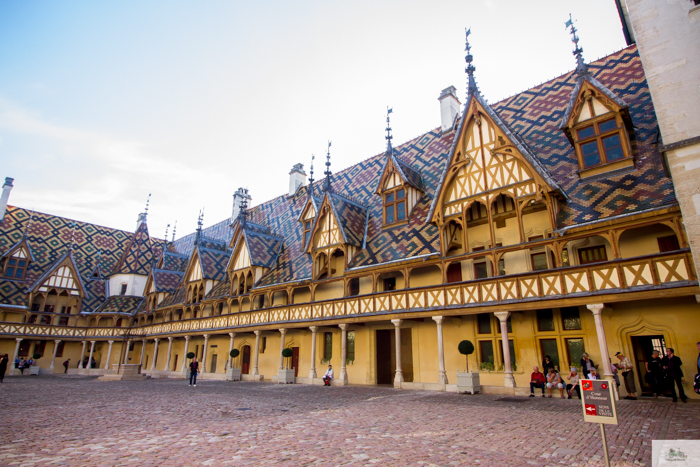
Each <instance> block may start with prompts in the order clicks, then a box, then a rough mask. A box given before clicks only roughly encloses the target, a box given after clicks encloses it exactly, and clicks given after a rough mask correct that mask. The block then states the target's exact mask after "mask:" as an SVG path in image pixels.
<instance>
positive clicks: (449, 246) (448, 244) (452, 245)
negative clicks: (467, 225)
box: [442, 220, 465, 256]
mask: <svg viewBox="0 0 700 467" xmlns="http://www.w3.org/2000/svg"><path fill="white" fill-rule="evenodd" d="M442 236H443V244H444V245H445V256H455V255H461V254H464V253H465V250H464V244H465V241H464V230H463V229H462V226H461V225H460V223H459V222H457V221H456V220H451V221H449V222H448V223H447V224H446V225H445V228H444V229H443V231H442Z"/></svg>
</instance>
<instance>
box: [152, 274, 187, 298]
mask: <svg viewBox="0 0 700 467" xmlns="http://www.w3.org/2000/svg"><path fill="white" fill-rule="evenodd" d="M151 274H152V276H153V285H154V286H155V290H156V292H165V293H173V292H174V291H175V289H176V288H177V286H178V284H179V283H180V281H181V280H182V276H184V275H185V273H184V272H180V271H167V270H164V269H154V270H153V271H152V273H151Z"/></svg>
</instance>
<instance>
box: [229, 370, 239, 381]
mask: <svg viewBox="0 0 700 467" xmlns="http://www.w3.org/2000/svg"><path fill="white" fill-rule="evenodd" d="M240 380H241V369H240V368H229V369H228V370H226V381H240Z"/></svg>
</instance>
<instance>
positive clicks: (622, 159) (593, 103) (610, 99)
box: [561, 74, 634, 178]
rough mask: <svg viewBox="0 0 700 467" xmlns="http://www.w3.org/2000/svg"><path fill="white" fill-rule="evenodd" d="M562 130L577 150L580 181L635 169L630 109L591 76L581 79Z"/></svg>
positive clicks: (564, 119)
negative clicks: (629, 168)
mask: <svg viewBox="0 0 700 467" xmlns="http://www.w3.org/2000/svg"><path fill="white" fill-rule="evenodd" d="M561 129H562V131H564V134H566V137H567V138H568V139H569V141H570V142H571V144H572V145H573V147H574V149H575V150H576V158H577V160H578V164H579V169H580V170H579V176H580V177H581V178H586V177H591V176H593V175H598V174H601V173H605V172H612V171H617V170H621V169H625V168H628V167H633V166H634V160H633V158H632V149H631V144H630V135H631V134H632V120H631V118H630V114H629V105H628V104H627V103H626V102H625V101H623V100H622V99H621V98H620V97H618V96H617V95H616V94H615V93H614V92H612V91H611V90H609V89H608V88H606V87H605V86H604V85H603V84H601V83H600V82H599V81H598V80H596V79H595V78H593V77H592V76H591V75H590V74H585V75H583V76H579V78H578V80H577V82H576V86H575V88H574V91H573V92H572V94H571V99H570V100H569V104H568V106H567V108H566V111H565V113H564V118H563V119H562V122H561Z"/></svg>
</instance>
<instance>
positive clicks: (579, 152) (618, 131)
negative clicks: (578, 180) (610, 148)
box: [571, 101, 632, 171]
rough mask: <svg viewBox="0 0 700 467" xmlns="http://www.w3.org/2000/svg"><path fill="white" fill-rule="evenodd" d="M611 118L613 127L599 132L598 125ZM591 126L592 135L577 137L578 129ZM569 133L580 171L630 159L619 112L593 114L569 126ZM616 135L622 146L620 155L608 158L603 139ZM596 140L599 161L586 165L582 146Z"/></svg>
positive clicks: (630, 154)
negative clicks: (611, 158)
mask: <svg viewBox="0 0 700 467" xmlns="http://www.w3.org/2000/svg"><path fill="white" fill-rule="evenodd" d="M584 105H590V106H592V104H591V103H590V101H589V102H586V103H585V104H584ZM611 120H614V121H615V128H614V129H611V130H608V131H606V132H604V133H603V132H601V130H600V125H601V124H603V123H607V122H609V121H611ZM591 127H593V133H594V134H593V135H592V136H587V137H583V138H579V131H582V130H585V129H588V128H591ZM571 135H572V138H573V140H574V147H575V148H576V157H577V159H578V165H579V169H580V171H588V170H590V169H595V168H598V167H602V166H606V165H609V164H614V163H617V162H620V161H624V160H627V159H630V158H631V157H632V153H631V150H630V146H629V138H628V136H627V130H626V129H625V124H624V122H623V121H622V117H621V116H620V113H619V112H606V113H604V114H602V115H598V116H595V117H593V118H590V119H587V120H584V121H582V122H580V123H577V124H576V125H574V126H573V127H571ZM614 135H617V136H618V138H619V139H620V147H621V148H622V157H620V158H617V159H613V160H608V155H607V153H606V151H605V146H604V145H603V139H605V138H608V137H610V136H614ZM594 141H595V142H596V147H597V149H598V155H599V157H600V162H598V163H597V164H592V165H586V164H585V162H584V158H583V146H584V145H585V144H588V143H591V142H594Z"/></svg>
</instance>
